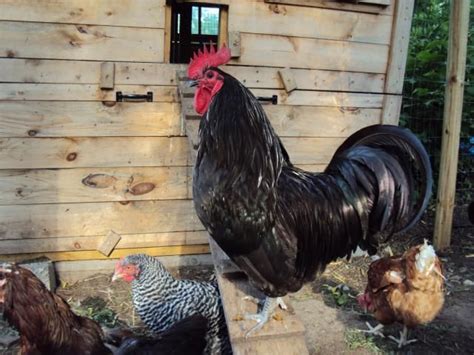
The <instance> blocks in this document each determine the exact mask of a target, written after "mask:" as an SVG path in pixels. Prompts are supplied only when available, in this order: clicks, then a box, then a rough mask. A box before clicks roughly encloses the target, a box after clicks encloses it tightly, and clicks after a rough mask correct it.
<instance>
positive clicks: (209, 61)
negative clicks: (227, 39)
mask: <svg viewBox="0 0 474 355" xmlns="http://www.w3.org/2000/svg"><path fill="white" fill-rule="evenodd" d="M229 60H230V49H229V48H227V47H226V45H225V44H224V45H223V46H222V48H221V49H219V50H218V51H216V49H215V48H214V46H213V45H212V43H211V45H210V46H209V49H207V47H206V45H204V49H203V50H202V51H201V50H198V52H197V54H196V52H195V53H194V55H193V57H192V58H191V61H190V62H189V68H188V77H189V78H191V79H196V78H198V77H199V76H202V74H203V72H204V70H205V69H206V68H208V67H218V66H219V65H222V64H225V63H227V62H228V61H229Z"/></svg>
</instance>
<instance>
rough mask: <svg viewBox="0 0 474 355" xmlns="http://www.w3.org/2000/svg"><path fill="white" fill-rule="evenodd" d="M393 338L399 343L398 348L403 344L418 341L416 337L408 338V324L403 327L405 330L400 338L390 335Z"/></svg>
mask: <svg viewBox="0 0 474 355" xmlns="http://www.w3.org/2000/svg"><path fill="white" fill-rule="evenodd" d="M388 337H389V338H390V339H391V340H393V341H394V342H395V343H397V344H398V348H399V349H400V348H401V347H402V346H405V345H408V344H411V343H414V342H416V341H417V340H416V339H410V340H409V339H408V328H407V327H406V326H404V327H403V330H402V331H401V332H400V338H396V337H394V336H393V335H389V336H388Z"/></svg>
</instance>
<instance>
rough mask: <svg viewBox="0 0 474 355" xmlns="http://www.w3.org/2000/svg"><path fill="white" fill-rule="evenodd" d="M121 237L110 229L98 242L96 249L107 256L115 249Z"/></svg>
mask: <svg viewBox="0 0 474 355" xmlns="http://www.w3.org/2000/svg"><path fill="white" fill-rule="evenodd" d="M120 239H122V237H121V235H120V234H118V233H115V232H114V231H113V230H110V231H109V233H107V235H106V236H105V237H103V239H102V240H101V241H100V242H99V243H98V245H97V251H99V252H100V253H102V254H103V255H105V256H109V255H110V253H112V251H113V250H114V249H115V247H116V246H117V244H118V242H120Z"/></svg>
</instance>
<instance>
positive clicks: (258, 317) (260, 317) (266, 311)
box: [244, 297, 286, 337]
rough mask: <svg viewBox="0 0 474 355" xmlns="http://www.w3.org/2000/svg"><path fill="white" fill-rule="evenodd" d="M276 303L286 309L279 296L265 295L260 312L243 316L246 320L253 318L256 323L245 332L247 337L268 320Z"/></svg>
mask: <svg viewBox="0 0 474 355" xmlns="http://www.w3.org/2000/svg"><path fill="white" fill-rule="evenodd" d="M277 305H278V306H280V307H281V308H282V309H286V305H285V303H283V300H282V299H281V298H280V297H276V298H272V297H267V298H265V302H264V304H263V309H262V310H261V311H260V313H257V314H246V315H245V316H244V318H245V319H246V320H254V321H256V322H257V324H256V325H254V326H253V327H252V328H250V329H249V330H248V331H247V333H246V334H245V336H246V337H248V336H249V335H250V334H252V333H254V332H256V331H257V330H259V329H260V328H262V327H263V325H264V324H265V323H266V322H268V319H269V318H270V315H271V314H272V313H273V311H274V310H275V308H276V306H277Z"/></svg>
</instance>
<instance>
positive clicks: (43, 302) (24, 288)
mask: <svg viewBox="0 0 474 355" xmlns="http://www.w3.org/2000/svg"><path fill="white" fill-rule="evenodd" d="M0 304H3V316H4V318H5V319H6V320H7V321H8V323H9V324H10V325H11V326H13V327H15V328H16V329H17V330H18V332H19V333H20V345H21V354H22V355H26V354H28V355H33V354H35V355H36V354H48V355H54V354H58V355H59V354H68V355H74V354H77V355H79V354H84V355H102V354H111V351H110V350H109V349H108V348H107V347H106V346H105V345H104V344H103V333H102V329H101V328H100V326H99V325H98V324H97V323H96V322H94V321H93V320H91V319H89V318H86V317H80V316H78V315H76V314H74V312H72V310H71V308H70V307H69V305H68V304H67V303H66V301H64V300H63V299H62V298H61V297H59V296H58V295H56V294H54V293H52V292H50V291H48V289H47V288H46V287H45V286H44V284H43V283H42V282H41V281H40V280H39V279H38V278H37V277H36V276H35V275H34V274H33V273H32V272H31V271H30V270H28V269H25V268H22V267H20V266H18V265H14V264H0Z"/></svg>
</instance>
